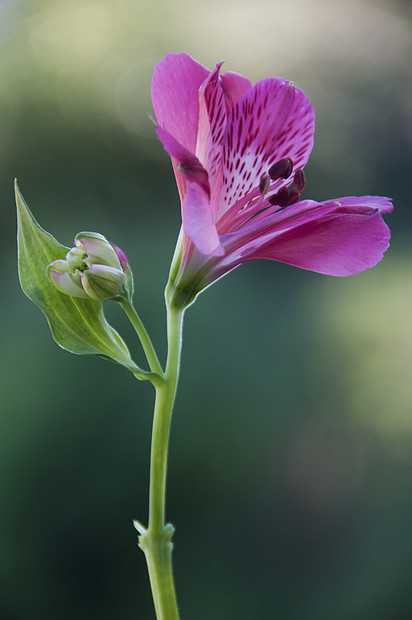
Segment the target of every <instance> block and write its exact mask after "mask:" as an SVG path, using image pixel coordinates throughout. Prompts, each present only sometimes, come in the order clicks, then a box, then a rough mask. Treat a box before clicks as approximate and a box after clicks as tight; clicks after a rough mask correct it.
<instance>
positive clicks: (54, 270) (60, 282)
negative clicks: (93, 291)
mask: <svg viewBox="0 0 412 620" xmlns="http://www.w3.org/2000/svg"><path fill="white" fill-rule="evenodd" d="M64 262H66V261H61V260H58V261H54V262H53V263H50V265H48V267H47V275H48V276H49V278H50V280H51V281H52V282H53V284H54V286H55V287H56V288H57V289H58V290H59V291H60V292H61V293H65V295H70V296H71V297H80V298H83V299H89V296H88V295H87V293H86V292H85V291H84V290H83V288H82V286H81V285H78V284H75V283H74V282H73V280H72V279H71V277H70V276H69V273H68V271H67V270H66V271H63V269H62V265H61V264H62V263H64Z"/></svg>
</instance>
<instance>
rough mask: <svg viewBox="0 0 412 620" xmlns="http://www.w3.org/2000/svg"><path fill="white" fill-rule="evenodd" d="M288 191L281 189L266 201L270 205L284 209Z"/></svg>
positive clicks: (286, 203)
mask: <svg viewBox="0 0 412 620" xmlns="http://www.w3.org/2000/svg"><path fill="white" fill-rule="evenodd" d="M289 194H290V191H289V190H288V188H287V187H282V188H281V189H280V190H279V191H278V192H276V194H272V195H271V196H269V198H268V200H269V202H270V204H271V205H278V206H279V207H286V206H287V205H288V204H289V202H288V200H289Z"/></svg>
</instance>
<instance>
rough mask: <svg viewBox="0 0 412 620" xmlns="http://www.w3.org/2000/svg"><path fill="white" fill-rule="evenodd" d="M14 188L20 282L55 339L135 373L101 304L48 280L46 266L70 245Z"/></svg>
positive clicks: (122, 343) (124, 346) (68, 346)
mask: <svg viewBox="0 0 412 620" xmlns="http://www.w3.org/2000/svg"><path fill="white" fill-rule="evenodd" d="M15 191H16V206H17V222H18V234H17V240H18V264H19V278H20V284H21V287H22V289H23V292H24V293H25V294H26V295H27V297H28V298H29V299H31V300H32V301H33V302H34V303H35V304H36V305H37V306H39V308H41V310H42V311H43V312H44V314H45V315H46V317H47V320H48V322H49V326H50V329H51V332H52V335H53V338H54V340H55V341H56V342H57V344H58V345H59V346H61V347H62V348H63V349H66V350H67V351H70V352H71V353H76V354H78V355H100V356H102V357H104V358H107V359H110V360H112V361H113V362H117V363H118V364H121V365H122V366H125V367H126V368H127V369H128V370H131V371H132V372H136V371H139V370H140V369H139V368H138V367H137V366H136V365H135V364H134V362H133V360H132V359H131V357H130V354H129V351H128V349H127V346H126V344H125V343H124V341H123V340H122V338H121V337H120V336H119V334H118V333H117V332H116V331H115V330H114V329H113V328H112V327H111V326H110V325H109V323H107V321H106V319H105V316H104V314H103V309H102V304H101V303H100V302H98V301H93V300H88V299H81V298H75V297H70V296H69V295H65V294H64V293H61V292H60V291H58V290H57V288H56V287H55V286H54V285H53V284H52V282H51V281H50V280H49V278H48V276H47V274H46V267H47V265H48V264H49V263H51V262H52V261H54V260H58V259H64V258H65V256H66V254H67V251H68V250H69V248H66V247H65V246H63V245H61V244H60V243H58V242H57V241H56V239H54V237H52V236H51V235H50V234H49V233H48V232H46V231H45V230H43V229H42V228H41V227H40V226H39V224H38V223H37V222H36V220H35V219H34V217H33V215H32V214H31V212H30V210H29V208H28V207H27V205H26V203H25V201H24V199H23V197H22V195H21V194H20V191H19V188H18V185H17V182H16V184H15Z"/></svg>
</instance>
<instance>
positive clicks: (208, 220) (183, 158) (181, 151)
mask: <svg viewBox="0 0 412 620" xmlns="http://www.w3.org/2000/svg"><path fill="white" fill-rule="evenodd" d="M156 132H157V135H158V136H159V138H160V140H161V141H162V142H163V146H164V147H165V149H166V151H167V152H168V153H169V155H171V156H172V157H173V158H174V159H175V160H176V161H177V162H178V164H179V166H178V168H179V171H180V172H181V173H182V174H183V176H184V179H185V182H186V191H185V193H184V196H183V199H182V220H183V230H184V232H185V234H186V235H187V236H188V237H190V239H191V240H192V241H193V243H194V244H195V246H196V247H197V249H198V250H199V251H200V252H202V254H210V255H211V256H221V255H222V254H223V253H224V250H223V247H222V245H221V243H220V240H219V235H218V233H217V230H216V226H215V222H214V219H213V214H212V211H211V207H210V187H209V181H208V173H207V171H206V170H205V169H204V168H203V166H202V164H201V163H200V161H199V160H198V159H197V157H195V156H194V155H192V153H190V152H189V151H188V150H187V149H185V148H184V147H183V146H182V145H181V144H179V143H178V142H177V141H176V140H175V139H174V138H173V136H171V135H170V134H169V133H168V132H167V131H165V130H164V129H162V127H157V128H156Z"/></svg>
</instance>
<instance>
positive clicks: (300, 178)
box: [293, 170, 306, 192]
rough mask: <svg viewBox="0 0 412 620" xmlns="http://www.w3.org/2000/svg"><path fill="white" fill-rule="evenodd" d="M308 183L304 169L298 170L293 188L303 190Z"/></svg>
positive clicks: (298, 190)
mask: <svg viewBox="0 0 412 620" xmlns="http://www.w3.org/2000/svg"><path fill="white" fill-rule="evenodd" d="M305 185H306V177H305V173H304V172H303V170H298V171H297V173H296V174H295V176H294V179H293V189H295V190H296V191H297V192H301V191H302V190H303V189H304V187H305Z"/></svg>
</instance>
